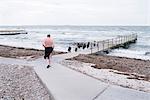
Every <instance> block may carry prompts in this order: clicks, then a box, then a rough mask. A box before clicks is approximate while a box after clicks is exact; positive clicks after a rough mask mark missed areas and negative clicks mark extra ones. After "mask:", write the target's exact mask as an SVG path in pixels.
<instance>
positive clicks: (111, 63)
mask: <svg viewBox="0 0 150 100" xmlns="http://www.w3.org/2000/svg"><path fill="white" fill-rule="evenodd" d="M67 60H77V61H81V62H85V63H92V64H95V65H92V66H91V67H94V68H96V69H113V70H117V71H119V72H116V73H117V74H125V75H129V76H130V77H129V78H131V79H139V80H140V79H141V80H145V81H150V61H149V60H140V59H133V58H126V57H114V56H102V55H99V56H97V55H83V54H80V55H78V56H77V57H74V58H71V59H67Z"/></svg>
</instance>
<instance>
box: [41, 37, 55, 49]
mask: <svg viewBox="0 0 150 100" xmlns="http://www.w3.org/2000/svg"><path fill="white" fill-rule="evenodd" d="M43 45H44V47H54V44H53V39H52V38H51V37H47V38H45V39H44V40H43Z"/></svg>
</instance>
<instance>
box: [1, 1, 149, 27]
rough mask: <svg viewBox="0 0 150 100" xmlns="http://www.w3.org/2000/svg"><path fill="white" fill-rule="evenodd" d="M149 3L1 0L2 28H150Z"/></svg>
mask: <svg viewBox="0 0 150 100" xmlns="http://www.w3.org/2000/svg"><path fill="white" fill-rule="evenodd" d="M149 1H150V0H0V25H150V18H149V17H150V8H148V7H149V6H150V5H149V6H148V4H149V3H150V2H149ZM148 12H149V13H148Z"/></svg>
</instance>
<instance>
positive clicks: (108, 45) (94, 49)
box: [74, 34, 137, 53]
mask: <svg viewBox="0 0 150 100" xmlns="http://www.w3.org/2000/svg"><path fill="white" fill-rule="evenodd" d="M136 40H137V34H131V35H124V36H117V37H116V38H112V39H107V40H103V41H94V42H89V43H88V42H82V43H81V42H80V43H75V46H74V47H75V48H74V49H75V50H74V51H76V52H78V51H81V49H83V50H82V52H90V53H101V52H103V53H109V51H110V50H111V49H116V48H120V47H122V48H128V47H129V45H130V44H131V43H136ZM88 44H89V46H87V45H88Z"/></svg>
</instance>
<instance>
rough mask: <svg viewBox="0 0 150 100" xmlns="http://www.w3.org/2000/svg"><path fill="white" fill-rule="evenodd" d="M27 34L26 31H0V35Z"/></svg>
mask: <svg viewBox="0 0 150 100" xmlns="http://www.w3.org/2000/svg"><path fill="white" fill-rule="evenodd" d="M18 34H27V32H26V31H25V30H0V35H18Z"/></svg>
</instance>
